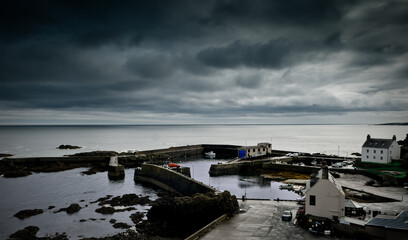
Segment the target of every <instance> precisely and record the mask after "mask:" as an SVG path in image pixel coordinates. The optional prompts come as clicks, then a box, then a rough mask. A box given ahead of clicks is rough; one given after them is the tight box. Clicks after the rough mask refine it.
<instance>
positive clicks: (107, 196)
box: [91, 195, 113, 205]
mask: <svg viewBox="0 0 408 240" xmlns="http://www.w3.org/2000/svg"><path fill="white" fill-rule="evenodd" d="M111 197H113V195H106V197H101V198H99V199H98V200H96V201H93V202H91V203H97V202H103V201H106V200H108V199H110V198H111ZM101 205H103V204H101Z"/></svg>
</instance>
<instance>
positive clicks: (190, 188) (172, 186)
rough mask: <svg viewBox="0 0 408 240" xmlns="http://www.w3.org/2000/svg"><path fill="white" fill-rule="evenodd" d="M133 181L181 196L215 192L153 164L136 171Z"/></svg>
mask: <svg viewBox="0 0 408 240" xmlns="http://www.w3.org/2000/svg"><path fill="white" fill-rule="evenodd" d="M134 180H135V181H141V182H148V183H151V184H154V185H156V186H158V187H160V188H163V189H165V190H170V191H176V192H179V193H181V194H183V195H193V194H195V193H207V192H215V191H217V190H215V189H214V188H211V187H209V186H207V185H205V184H203V183H201V182H198V181H196V180H194V179H192V178H189V177H187V176H185V175H183V174H181V173H178V172H175V171H173V170H171V169H167V168H164V167H160V166H157V165H153V164H143V165H142V169H141V170H138V169H136V170H135V175H134Z"/></svg>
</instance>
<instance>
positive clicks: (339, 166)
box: [332, 162, 343, 168]
mask: <svg viewBox="0 0 408 240" xmlns="http://www.w3.org/2000/svg"><path fill="white" fill-rule="evenodd" d="M332 167H336V168H341V167H343V164H342V163H341V162H337V163H333V164H332Z"/></svg>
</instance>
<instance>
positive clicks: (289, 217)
mask: <svg viewBox="0 0 408 240" xmlns="http://www.w3.org/2000/svg"><path fill="white" fill-rule="evenodd" d="M291 220H292V212H291V211H289V210H285V211H283V214H282V221H291Z"/></svg>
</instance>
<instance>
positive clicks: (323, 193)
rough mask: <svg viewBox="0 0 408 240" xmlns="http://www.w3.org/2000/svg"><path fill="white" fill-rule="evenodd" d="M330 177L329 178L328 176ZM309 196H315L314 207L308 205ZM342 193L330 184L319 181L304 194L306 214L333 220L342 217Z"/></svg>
mask: <svg viewBox="0 0 408 240" xmlns="http://www.w3.org/2000/svg"><path fill="white" fill-rule="evenodd" d="M329 177H331V176H329ZM310 195H314V196H316V205H315V206H313V205H310ZM344 198H345V196H344V193H343V191H340V190H339V189H338V188H337V187H335V186H334V185H333V183H332V182H330V180H329V179H320V180H319V181H317V182H316V183H315V185H313V187H312V188H310V189H309V190H308V191H307V192H306V205H305V208H306V214H311V215H314V216H318V217H325V218H329V219H333V216H337V217H342V216H344Z"/></svg>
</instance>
